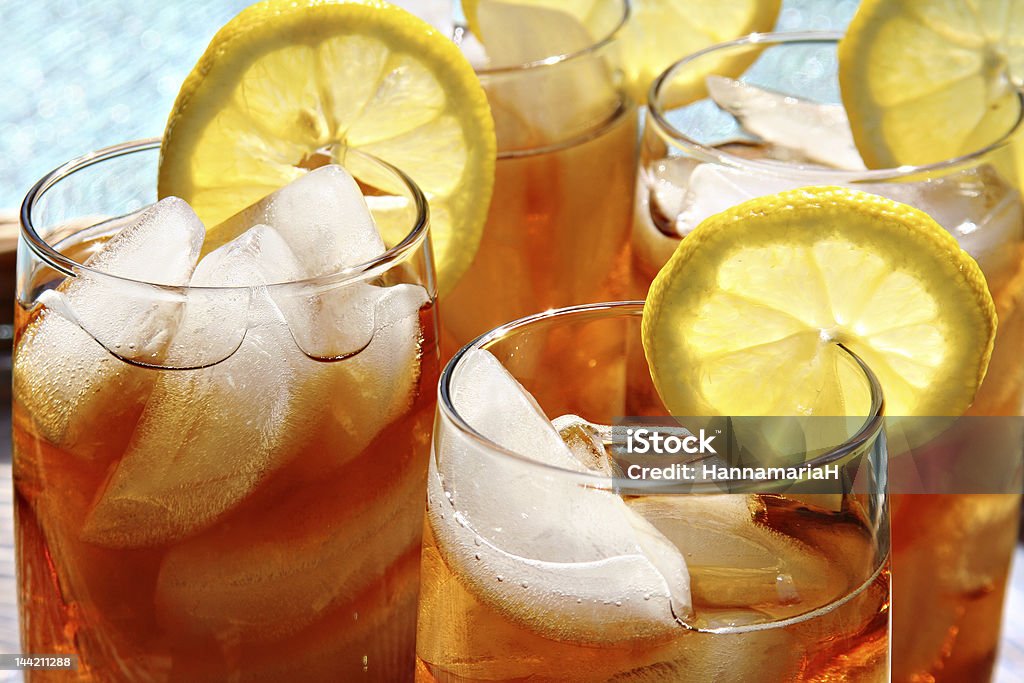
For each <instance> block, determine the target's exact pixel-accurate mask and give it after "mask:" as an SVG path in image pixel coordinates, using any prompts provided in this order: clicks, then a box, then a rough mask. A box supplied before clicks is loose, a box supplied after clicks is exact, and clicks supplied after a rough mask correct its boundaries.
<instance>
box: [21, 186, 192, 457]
mask: <svg viewBox="0 0 1024 683" xmlns="http://www.w3.org/2000/svg"><path fill="white" fill-rule="evenodd" d="M205 232H206V231H205V229H204V227H203V224H202V222H200V220H199V218H198V217H197V216H196V215H195V213H194V212H193V211H192V209H191V208H190V207H189V206H188V204H186V203H185V202H184V201H182V200H181V199H178V198H176V197H168V198H166V199H163V200H161V201H160V202H158V203H156V204H154V205H153V206H151V207H150V208H148V209H146V210H145V211H143V212H142V213H141V214H140V215H139V216H138V217H137V219H135V220H134V221H132V222H131V223H129V224H128V225H126V226H125V227H123V228H122V229H121V230H120V231H119V232H117V233H116V234H115V235H114V236H113V237H111V238H110V240H109V241H108V242H107V243H106V244H105V245H104V247H103V249H102V250H101V251H100V252H98V253H96V254H95V255H93V256H92V257H91V258H89V260H88V261H87V262H86V266H88V268H90V269H95V270H96V271H101V272H102V273H106V274H109V275H114V276H117V278H129V279H133V280H139V281H141V282H132V281H129V280H122V279H117V278H112V277H109V276H106V275H101V274H97V273H93V272H90V271H86V270H79V271H78V275H77V277H73V278H72V277H69V278H68V279H66V280H65V281H64V282H63V283H62V284H61V285H60V286H59V287H58V288H57V289H55V290H50V291H47V292H45V293H44V294H43V295H42V296H41V297H40V301H41V303H43V304H45V308H43V309H42V310H41V311H40V313H39V314H38V316H37V317H36V318H35V319H34V320H32V322H30V323H29V325H28V327H27V328H26V330H25V332H24V335H23V337H22V338H21V340H20V342H19V344H18V347H17V350H16V352H15V358H14V396H15V401H16V403H18V404H19V405H20V406H21V407H22V408H23V409H24V410H25V411H26V413H27V414H29V415H31V417H32V420H33V421H34V424H35V428H36V429H38V430H39V432H40V433H41V434H42V436H43V437H44V438H46V439H47V440H48V441H50V442H52V443H55V444H57V445H61V446H64V445H71V444H74V447H75V450H76V452H79V453H84V452H87V451H91V450H95V449H96V448H98V447H99V446H100V442H102V441H103V440H104V439H106V438H107V436H108V435H109V433H110V432H109V430H108V429H106V428H104V426H103V425H112V426H116V425H119V423H121V422H122V420H129V418H128V417H127V416H128V415H130V414H131V413H132V412H133V411H137V410H138V409H139V406H140V405H141V403H142V402H144V401H145V399H146V395H147V394H148V392H149V390H150V388H151V386H152V382H153V380H154V379H155V373H153V372H152V371H149V370H145V369H142V368H139V367H135V366H133V365H130V364H128V363H125V362H124V361H123V360H120V359H118V358H116V357H115V356H114V355H112V354H115V353H116V354H118V355H121V356H122V357H125V358H130V359H132V360H135V361H138V362H149V363H155V362H159V361H160V360H161V358H162V355H163V354H164V352H165V350H166V345H167V343H168V341H169V339H170V332H171V331H172V330H173V329H174V328H175V326H176V324H177V322H178V320H179V318H180V316H181V312H182V309H183V308H184V306H183V302H184V300H183V299H182V298H175V297H174V296H173V295H172V294H169V293H168V292H166V291H164V290H161V289H160V288H158V287H153V286H150V285H146V284H142V282H154V283H159V284H164V285H172V286H180V285H185V284H187V283H188V281H189V278H190V277H191V275H192V270H193V268H194V266H195V263H196V260H197V259H198V257H199V250H200V247H201V246H202V242H203V238H204V236H205ZM119 428H121V429H123V426H121V427H119Z"/></svg>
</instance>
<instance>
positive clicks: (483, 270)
mask: <svg viewBox="0 0 1024 683" xmlns="http://www.w3.org/2000/svg"><path fill="white" fill-rule="evenodd" d="M635 163H636V110H635V108H634V107H632V106H631V105H623V108H622V109H621V110H619V111H618V112H616V113H615V114H614V116H613V118H612V119H611V120H609V121H607V122H606V123H604V124H602V125H601V126H600V127H599V128H598V129H597V130H595V131H593V132H592V133H590V134H587V135H585V136H583V137H582V138H580V139H577V140H573V141H571V142H568V143H564V144H560V145H555V146H552V147H550V148H542V149H537V150H524V151H515V150H513V151H508V152H499V155H498V161H497V165H496V167H495V179H494V195H493V197H492V199H491V208H490V213H489V214H488V218H487V224H486V226H485V227H484V233H483V238H482V239H481V241H480V248H479V251H478V252H477V254H476V256H475V257H474V259H473V263H472V265H471V266H470V267H469V270H468V271H467V272H466V274H465V275H464V276H463V277H462V279H461V280H460V281H459V282H458V284H456V285H455V287H454V288H453V290H452V292H451V293H450V294H449V295H447V296H446V297H444V303H443V308H442V324H443V329H444V335H443V337H442V340H443V342H444V345H445V348H446V353H445V355H446V356H450V355H452V354H453V353H454V352H455V349H456V348H458V346H459V345H461V344H464V343H466V342H468V341H469V340H470V339H473V338H474V337H475V336H477V335H478V334H482V333H483V332H485V331H486V330H489V329H492V328H494V327H496V326H498V325H499V324H501V323H502V322H504V321H507V320H513V319H515V318H519V317H522V316H524V315H528V314H531V313H536V312H537V311H542V310H547V309H549V308H557V307H559V306H567V305H569V304H572V303H579V302H587V301H613V300H617V299H621V298H623V297H624V296H625V295H626V291H627V289H628V283H629V260H630V257H629V224H630V216H631V215H632V211H633V177H634V169H635Z"/></svg>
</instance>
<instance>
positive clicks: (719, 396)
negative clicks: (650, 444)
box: [642, 187, 996, 416]
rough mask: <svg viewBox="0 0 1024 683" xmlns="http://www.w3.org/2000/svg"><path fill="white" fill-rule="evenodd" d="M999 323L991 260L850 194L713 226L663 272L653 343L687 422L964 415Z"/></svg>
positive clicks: (747, 211) (922, 223) (821, 194)
mask: <svg viewBox="0 0 1024 683" xmlns="http://www.w3.org/2000/svg"><path fill="white" fill-rule="evenodd" d="M995 329H996V315H995V309H994V306H993V303H992V297H991V295H990V294H989V291H988V287H987V285H986V282H985V278H984V276H983V275H982V273H981V270H980V268H979V267H978V265H977V263H975V261H974V260H973V259H972V258H971V257H970V256H968V255H967V254H966V252H964V251H962V250H961V249H960V247H959V245H958V244H957V242H956V239H955V238H953V237H952V236H951V235H950V234H949V233H948V232H946V231H945V230H944V229H943V228H942V227H941V226H940V225H938V224H937V223H936V222H935V221H934V220H932V219H931V218H930V217H929V216H928V215H927V214H925V213H923V212H921V211H919V210H917V209H914V208H912V207H909V206H906V205H904V204H899V203H897V202H894V201H892V200H889V199H886V198H883V197H879V196H877V195H871V194H867V193H864V192H859V191H856V190H850V189H846V188H839V187H815V188H803V189H799V190H792V191H789V192H782V193H780V194H777V195H771V196H767V197H761V198H757V199H752V200H750V201H747V202H744V203H742V204H739V205H737V206H735V207H733V208H731V209H729V210H727V211H724V212H722V213H720V214H716V215H714V216H712V217H710V218H708V219H707V220H705V221H704V222H703V223H701V224H700V225H699V226H698V227H697V228H696V229H695V230H694V231H693V232H691V233H690V234H689V235H688V236H687V237H686V239H684V240H682V242H681V243H680V245H679V247H678V249H677V250H676V252H675V254H674V255H673V256H672V258H671V259H670V260H669V262H668V263H667V264H666V266H665V267H664V268H663V269H662V271H661V272H660V273H659V274H658V276H657V277H656V278H655V280H654V283H653V285H652V286H651V290H650V294H649V295H648V298H647V302H646V304H645V306H644V315H643V324H642V330H643V345H644V350H645V353H646V355H647V360H648V363H649V366H650V368H651V373H652V376H653V378H654V382H655V385H656V386H657V388H658V391H659V393H660V394H661V396H662V399H663V400H664V402H665V404H666V406H667V408H668V409H669V411H670V412H671V413H672V414H674V415H752V416H789V415H806V414H815V415H858V414H863V413H861V412H858V411H859V409H860V408H862V407H863V403H864V401H863V381H862V379H861V378H860V377H859V376H855V375H854V374H852V372H851V365H850V364H849V363H845V362H840V360H842V359H841V358H840V356H841V355H844V354H845V352H844V351H843V350H842V348H841V346H840V345H842V346H844V347H846V348H847V349H849V350H850V351H851V352H853V353H854V354H856V355H857V356H858V357H859V358H860V359H862V360H863V361H864V362H865V363H866V364H867V365H868V367H870V368H871V370H872V371H873V372H874V373H875V375H876V376H877V377H878V379H879V381H880V383H881V385H882V389H883V394H884V396H885V401H886V406H887V410H886V412H887V413H888V414H889V415H891V416H918V415H921V416H958V415H961V414H962V413H963V412H964V411H965V410H966V409H967V408H968V406H969V405H970V403H971V401H972V400H973V399H974V394H975V392H976V391H977V388H978V386H980V384H981V381H982V379H983V378H984V376H985V371H986V368H987V365H988V360H989V358H990V356H991V353H992V345H993V340H994V336H995Z"/></svg>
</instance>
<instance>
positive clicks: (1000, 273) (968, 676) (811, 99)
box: [633, 33, 1024, 681]
mask: <svg viewBox="0 0 1024 683" xmlns="http://www.w3.org/2000/svg"><path fill="white" fill-rule="evenodd" d="M840 38H841V35H839V34H821V33H806V34H790V35H787V34H775V35H770V34H769V35H761V36H756V37H753V38H748V39H742V40H738V41H735V42H732V43H725V44H722V45H720V46H717V47H714V48H710V49H708V50H705V51H703V52H700V53H697V54H695V55H692V56H690V57H687V58H685V59H683V60H682V61H680V62H678V63H677V64H676V65H675V66H673V67H671V68H670V69H669V70H667V71H666V72H665V73H664V74H663V75H662V76H661V78H660V79H659V80H658V81H656V82H655V84H654V86H653V88H652V90H651V103H650V116H648V117H647V119H646V122H645V130H644V132H643V136H642V137H643V139H642V143H641V162H640V172H639V176H638V181H637V204H636V210H635V214H634V216H635V217H634V221H633V281H634V293H635V294H636V295H637V296H644V295H645V294H646V292H647V289H648V287H649V286H650V284H651V281H652V279H653V278H654V276H655V275H656V274H657V272H658V270H659V269H660V268H661V267H662V266H663V265H664V263H665V262H666V261H667V260H668V258H669V256H670V255H671V254H672V252H673V251H674V250H675V248H676V246H677V245H678V244H679V243H680V240H684V239H686V235H687V234H688V233H689V232H690V231H691V230H693V229H694V228H695V227H696V226H697V225H698V224H699V223H700V222H701V221H703V220H704V219H705V218H707V217H708V216H711V215H713V214H716V213H718V212H720V211H723V210H725V209H728V208H730V207H732V206H734V205H736V204H739V203H741V202H743V201H746V200H748V199H751V198H753V197H759V196H763V195H769V194H774V193H776V192H781V191H784V190H791V189H795V188H800V187H805V186H812V185H830V186H848V187H852V188H855V189H858V190H862V191H864V192H869V193H873V194H878V195H882V196H885V197H888V198H890V199H893V200H896V201H898V202H901V203H904V204H908V205H910V206H913V207H915V208H918V209H920V210H922V211H924V212H925V213H927V214H929V215H930V216H931V217H932V218H933V219H935V221H937V222H938V223H939V224H940V225H942V227H944V228H945V229H946V230H948V231H949V232H950V233H951V234H952V235H953V236H954V237H956V239H957V240H958V241H959V243H960V246H961V248H962V249H964V250H965V251H967V252H968V253H969V254H970V255H971V256H972V257H973V258H974V259H976V260H977V262H978V264H979V265H980V266H981V269H982V271H983V273H984V275H985V279H986V281H987V284H988V287H989V290H990V292H991V294H992V297H993V299H994V301H995V306H996V313H997V316H998V331H997V336H996V340H995V348H994V352H993V355H992V359H991V363H990V364H989V369H988V374H987V376H986V379H985V380H984V382H983V384H982V385H981V388H980V390H979V392H978V394H977V395H976V397H975V400H974V403H973V405H972V406H971V408H970V410H969V411H968V415H980V416H1016V415H1019V414H1020V411H1021V407H1022V401H1024V363H1021V361H1020V348H1021V345H1022V344H1024V309H1022V308H1021V306H1020V302H1021V300H1022V294H1024V203H1022V201H1021V196H1020V192H1019V189H1018V188H1017V187H1016V186H1015V184H1014V183H1013V182H1012V180H1010V179H1009V178H1010V177H1009V176H1008V175H1007V174H1006V173H1005V172H1004V171H1005V168H1006V166H1005V165H1003V161H1004V155H1005V154H1006V152H1007V151H1008V147H1009V144H1010V141H1011V139H1012V138H1013V137H1014V136H1015V134H1016V129H1014V130H1012V131H1007V132H1006V134H1005V135H1004V137H1002V138H1001V139H1000V140H999V141H997V142H995V143H994V144H992V145H990V146H989V147H985V148H982V149H978V150H977V151H976V152H974V153H972V154H969V155H966V156H964V157H960V158H956V159H950V160H948V161H945V162H942V163H937V164H933V165H930V166H922V167H900V168H891V169H877V170H866V169H865V167H864V163H863V162H862V160H861V158H860V155H859V153H858V151H857V149H856V147H855V145H854V142H853V137H852V135H851V133H850V128H849V123H848V119H847V116H846V113H845V111H844V109H843V107H842V105H841V104H840V91H839V85H838V82H837V76H836V74H837V63H838V61H837V53H836V48H837V44H838V41H839V39H840ZM681 93H682V94H683V95H684V96H683V97H680V94H681ZM851 277H854V278H855V277H856V274H851ZM863 285H864V286H870V283H863ZM807 286H808V287H814V286H815V285H814V283H808V285H807ZM888 412H889V413H890V414H892V415H895V416H899V415H898V411H896V412H894V410H893V406H892V403H891V402H890V406H889V411H888ZM989 424H991V423H989ZM1005 426H1006V427H1007V428H1008V429H1011V430H1012V429H1015V428H1016V421H1015V420H1011V421H1008V422H1007V423H1006V424H1005ZM890 450H893V449H890ZM945 450H946V451H948V448H946V449H945ZM894 455H897V457H898V454H895V453H894ZM954 455H955V456H957V457H958V458H959V467H961V468H963V467H964V466H965V464H969V463H970V459H971V458H972V457H973V456H972V453H971V448H970V447H969V446H968V445H961V447H960V451H959V452H958V453H954V454H950V453H948V452H946V453H944V455H943V457H945V458H946V461H947V462H949V463H950V464H951V465H952V463H953V460H956V459H957V458H952V459H951V456H954ZM1003 456H1004V457H1005V459H1006V460H1007V462H1011V463H1012V462H1020V458H1021V453H1020V449H1019V448H1010V449H1009V450H1007V451H1006V452H1005V453H1004V454H1003ZM1011 469H1012V468H1011ZM1012 476H1013V477H1015V481H1016V484H1013V483H1012V482H1011V485H1010V486H1009V487H1008V488H1006V489H1002V490H1016V491H1019V490H1020V482H1019V478H1020V471H1019V468H1017V469H1016V472H1015V473H1014V474H1012ZM999 488H1001V487H999ZM989 490H993V491H994V490H997V487H991V488H990V489H989ZM906 491H907V489H906V488H905V487H898V488H897V489H894V491H893V493H894V495H893V497H892V519H893V529H892V538H893V545H892V548H893V633H892V644H893V664H892V666H893V680H894V681H912V680H930V681H945V680H949V681H963V680H972V681H982V680H987V679H988V678H989V677H990V676H991V671H992V667H993V664H994V661H995V656H996V650H997V646H998V641H999V624H1000V621H1001V609H1002V604H1003V596H1004V593H1005V587H1006V581H1007V578H1008V572H1009V564H1010V559H1011V557H1012V554H1013V549H1014V546H1015V543H1016V531H1017V525H1018V515H1019V508H1020V496H1019V495H1016V494H993V495H986V494H984V493H983V492H981V489H975V490H970V489H962V488H958V485H957V484H956V483H949V485H948V486H943V487H934V488H931V489H925V490H921V491H919V492H918V493H916V494H915V495H905V494H906Z"/></svg>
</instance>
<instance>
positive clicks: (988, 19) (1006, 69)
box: [839, 0, 1024, 175]
mask: <svg viewBox="0 0 1024 683" xmlns="http://www.w3.org/2000/svg"><path fill="white" fill-rule="evenodd" d="M1022 22H1024V3H1021V2H944V1H943V2H940V1H937V0H865V1H864V2H862V3H861V5H860V6H859V7H858V9H857V12H856V14H855V15H854V18H853V20H852V21H851V23H850V25H849V28H848V29H847V33H846V36H845V37H844V38H843V40H842V41H840V43H839V85H840V90H841V92H842V100H843V105H844V106H845V108H846V112H847V114H848V115H849V118H850V126H851V128H852V130H853V137H854V140H855V142H856V144H857V149H858V150H859V151H860V153H861V156H862V157H863V159H864V162H865V163H866V164H867V166H868V167H869V168H891V167H896V166H901V165H921V164H930V163H937V162H940V161H944V160H947V159H953V158H955V157H958V156H961V155H963V154H967V153H970V152H973V151H976V150H978V149H981V148H983V147H985V146H987V145H990V144H992V143H994V142H996V141H998V140H999V139H1000V138H1001V137H1002V136H1004V135H1006V134H1007V133H1008V132H1009V131H1011V130H1012V129H1013V127H1014V125H1015V124H1016V122H1017V119H1018V117H1019V116H1020V113H1021V111H1020V96H1019V94H1018V91H1017V87H1016V85H1015V83H1019V82H1020V79H1021V78H1022V77H1024V33H1022V31H1021V28H1020V27H1021V26H1024V24H1022ZM1012 163H1014V164H1016V162H1012ZM1001 166H1003V170H1004V171H1007V170H1009V172H1010V173H1012V174H1013V175H1017V171H1016V170H1013V168H1012V166H1011V167H1010V168H1006V167H1005V164H1003V165H1001Z"/></svg>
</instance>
